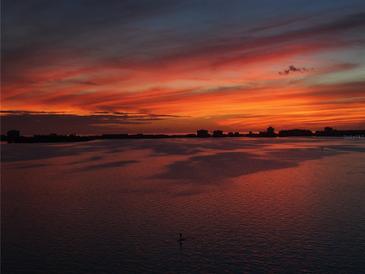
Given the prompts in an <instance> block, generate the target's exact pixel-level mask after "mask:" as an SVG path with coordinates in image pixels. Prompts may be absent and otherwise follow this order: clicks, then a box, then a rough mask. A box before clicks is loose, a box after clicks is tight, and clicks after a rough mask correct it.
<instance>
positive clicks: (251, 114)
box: [1, 0, 365, 134]
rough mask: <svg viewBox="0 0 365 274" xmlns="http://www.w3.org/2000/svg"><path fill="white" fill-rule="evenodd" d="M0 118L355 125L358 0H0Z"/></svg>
mask: <svg viewBox="0 0 365 274" xmlns="http://www.w3.org/2000/svg"><path fill="white" fill-rule="evenodd" d="M1 3H2V16H1V23H2V49H1V50H2V51H1V55H2V56H1V57H2V58H1V64H2V71H1V76H2V79H1V84H2V91H1V117H2V131H3V132H4V131H7V130H9V129H13V128H16V129H19V130H21V131H22V133H24V134H34V133H51V132H55V133H79V134H90V133H111V132H115V133H123V132H130V133H137V132H145V133H152V132H154V133H183V132H192V131H195V130H196V129H197V128H207V129H211V130H212V129H222V130H225V131H231V130H232V131H241V132H247V131H249V130H252V131H256V130H262V129H264V128H266V127H267V126H269V125H271V126H273V127H275V128H276V129H278V130H280V129H283V128H310V129H313V130H316V129H320V128H322V127H324V126H333V127H335V128H339V129H350V128H351V129H359V128H361V129H364V128H365V1H364V0H358V1H356V0H340V1H337V0H316V1H309V0H295V1H294V0H280V1H274V0H260V1H259V0H255V1H251V0H246V1H244V0H241V1H238V0H237V1H235V0H230V1H223V0H206V1H199V0H182V1H172V0H165V1H164V0H150V1H147V0H138V1H137V0H135V1H117V0H108V1H100V0H20V1H19V0H4V1H2V2H1Z"/></svg>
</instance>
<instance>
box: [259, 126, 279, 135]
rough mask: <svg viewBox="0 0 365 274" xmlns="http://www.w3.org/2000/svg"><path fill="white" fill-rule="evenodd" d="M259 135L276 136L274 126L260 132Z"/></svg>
mask: <svg viewBox="0 0 365 274" xmlns="http://www.w3.org/2000/svg"><path fill="white" fill-rule="evenodd" d="M258 136H259V137H276V134H275V129H274V128H273V127H268V128H267V130H266V131H263V132H262V131H261V132H260V133H259V134H258Z"/></svg>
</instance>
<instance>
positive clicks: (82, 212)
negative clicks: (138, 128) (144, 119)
mask: <svg viewBox="0 0 365 274" xmlns="http://www.w3.org/2000/svg"><path fill="white" fill-rule="evenodd" d="M1 167H2V173H1V179H2V193H1V195H2V197H1V198H2V201H1V202H2V270H3V273H224V272H226V273H364V272H365V140H364V139H357V140H356V139H355V140H351V139H318V138H292V139H290V138H287V139H284V138H281V139H245V138H223V139H219V138H218V139H213V138H212V139H186V140H183V139H181V140H178V139H176V140H173V139H171V140H111V141H93V142H86V143H71V144H2V165H1ZM180 232H181V233H183V236H184V237H186V238H187V239H186V241H185V242H184V243H183V244H182V246H180V245H179V244H178V243H177V241H176V239H177V238H178V233H180Z"/></svg>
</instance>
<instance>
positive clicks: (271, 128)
mask: <svg viewBox="0 0 365 274" xmlns="http://www.w3.org/2000/svg"><path fill="white" fill-rule="evenodd" d="M266 133H267V135H269V136H274V135H275V129H274V128H273V127H268V128H267V130H266Z"/></svg>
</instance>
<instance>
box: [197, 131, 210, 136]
mask: <svg viewBox="0 0 365 274" xmlns="http://www.w3.org/2000/svg"><path fill="white" fill-rule="evenodd" d="M196 136H198V137H209V136H210V135H209V132H208V130H206V129H199V130H197V131H196Z"/></svg>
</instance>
